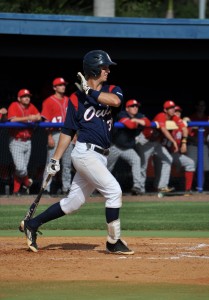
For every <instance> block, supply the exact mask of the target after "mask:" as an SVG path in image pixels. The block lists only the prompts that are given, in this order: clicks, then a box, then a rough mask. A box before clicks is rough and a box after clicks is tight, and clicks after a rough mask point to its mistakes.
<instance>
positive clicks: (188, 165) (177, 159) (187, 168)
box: [173, 153, 195, 195]
mask: <svg viewBox="0 0 209 300" xmlns="http://www.w3.org/2000/svg"><path fill="white" fill-rule="evenodd" d="M173 159H174V163H175V164H177V165H181V166H182V167H183V169H184V176H185V195H189V193H190V192H191V190H192V183H193V178H194V172H195V162H194V161H193V160H192V159H191V158H190V157H188V156H187V155H184V154H179V153H175V154H174V155H173Z"/></svg>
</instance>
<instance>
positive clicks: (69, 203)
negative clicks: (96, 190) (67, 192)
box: [60, 197, 85, 215]
mask: <svg viewBox="0 0 209 300" xmlns="http://www.w3.org/2000/svg"><path fill="white" fill-rule="evenodd" d="M84 203H85V199H84V197H77V198H74V199H72V198H68V197H66V198H63V199H62V200H61V201H60V206H61V208H62V210H63V212H64V213H65V214H66V215H68V214H71V213H72V212H74V211H76V210H78V209H79V208H80V207H81V206H82V205H83V204H84Z"/></svg>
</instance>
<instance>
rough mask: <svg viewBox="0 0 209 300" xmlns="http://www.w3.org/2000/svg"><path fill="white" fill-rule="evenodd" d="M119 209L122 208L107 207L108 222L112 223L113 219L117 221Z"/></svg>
mask: <svg viewBox="0 0 209 300" xmlns="http://www.w3.org/2000/svg"><path fill="white" fill-rule="evenodd" d="M119 211H120V208H108V207H106V221H107V223H110V222H112V221H115V220H117V219H118V218H119Z"/></svg>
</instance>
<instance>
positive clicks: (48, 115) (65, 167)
mask: <svg viewBox="0 0 209 300" xmlns="http://www.w3.org/2000/svg"><path fill="white" fill-rule="evenodd" d="M52 85H53V89H54V94H53V95H51V96H49V97H48V98H46V99H45V100H44V101H43V105H42V111H41V116H42V118H43V119H44V120H45V121H46V122H52V123H62V122H64V121H65V116H66V112H67V107H68V99H69V98H68V97H67V96H65V91H66V85H67V82H66V81H65V80H64V79H63V78H55V79H54V80H53V82H52ZM60 130H61V128H50V129H47V134H48V145H47V159H46V166H47V165H48V164H49V160H50V158H51V157H53V155H54V151H55V149H56V147H57V144H58V140H59V135H60ZM73 145H74V143H71V144H70V146H69V147H68V148H67V150H66V151H65V153H64V155H63V157H62V174H61V180H62V194H66V193H67V192H68V191H69V190H70V186H71V181H72V179H71V176H72V174H71V152H72V149H73ZM45 176H46V169H45V171H44V178H45ZM53 180H54V181H58V177H57V176H54V177H53ZM51 183H52V180H51V181H50V182H49V184H48V186H47V188H46V191H45V192H46V193H48V194H50V193H54V192H53V191H52V189H51Z"/></svg>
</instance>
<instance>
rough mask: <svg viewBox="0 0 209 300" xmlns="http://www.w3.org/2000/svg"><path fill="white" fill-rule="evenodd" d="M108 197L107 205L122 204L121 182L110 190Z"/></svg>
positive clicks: (118, 205)
mask: <svg viewBox="0 0 209 300" xmlns="http://www.w3.org/2000/svg"><path fill="white" fill-rule="evenodd" d="M105 198H106V203H105V206H106V207H110V208H119V207H121V206H122V190H121V187H120V185H119V184H117V185H115V188H114V189H112V190H109V192H108V195H107V197H105Z"/></svg>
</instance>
